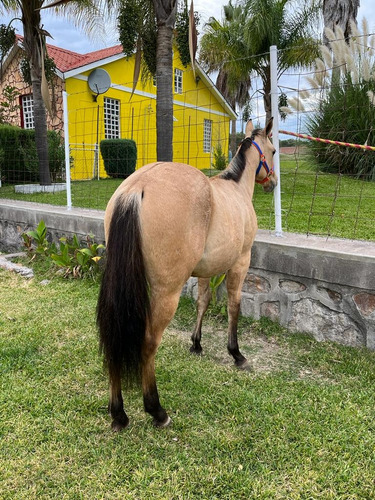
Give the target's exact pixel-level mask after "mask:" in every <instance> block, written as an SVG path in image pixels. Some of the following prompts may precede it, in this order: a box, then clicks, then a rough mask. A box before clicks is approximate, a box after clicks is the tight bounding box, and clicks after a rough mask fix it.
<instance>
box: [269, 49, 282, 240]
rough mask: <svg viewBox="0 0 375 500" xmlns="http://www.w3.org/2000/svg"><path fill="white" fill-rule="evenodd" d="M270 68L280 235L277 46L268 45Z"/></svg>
mask: <svg viewBox="0 0 375 500" xmlns="http://www.w3.org/2000/svg"><path fill="white" fill-rule="evenodd" d="M270 69H271V111H272V116H273V129H272V142H273V145H274V146H275V148H276V153H275V155H274V157H273V159H274V168H275V173H276V175H277V178H278V183H277V186H276V188H275V191H274V204H275V235H276V236H282V235H283V228H282V221H281V187H280V148H279V91H278V86H277V47H276V45H272V47H270Z"/></svg>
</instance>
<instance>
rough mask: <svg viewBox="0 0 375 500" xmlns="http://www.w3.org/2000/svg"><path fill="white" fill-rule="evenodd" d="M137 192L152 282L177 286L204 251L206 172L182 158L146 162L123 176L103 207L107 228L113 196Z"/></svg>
mask: <svg viewBox="0 0 375 500" xmlns="http://www.w3.org/2000/svg"><path fill="white" fill-rule="evenodd" d="M131 193H138V194H139V199H140V211H139V214H140V221H141V229H142V245H143V253H144V257H145V261H146V267H147V269H148V273H147V274H148V278H149V281H150V283H151V285H153V284H154V285H158V286H160V284H161V283H162V282H164V284H166V285H168V286H170V287H173V286H176V287H178V286H180V284H181V281H182V284H183V282H184V280H186V279H187V278H188V277H189V276H190V275H191V273H192V270H193V269H194V267H195V266H196V264H197V262H199V260H200V259H201V256H202V254H203V251H204V247H205V242H206V237H207V231H208V227H209V222H210V217H211V186H210V183H209V181H208V179H207V177H206V176H205V175H204V174H202V172H200V171H199V170H197V169H196V168H194V167H192V166H190V165H186V164H184V163H174V162H171V163H168V162H158V163H151V164H148V165H145V166H144V167H142V168H141V169H139V170H137V171H136V172H135V173H134V174H132V175H131V176H130V177H128V178H127V179H126V180H125V181H124V182H123V183H122V184H121V185H120V186H119V188H118V189H117V190H116V192H115V193H114V195H113V196H112V198H111V200H110V202H109V204H108V207H107V210H106V217H105V222H106V231H108V226H109V222H110V218H111V213H112V211H113V208H114V206H115V203H116V201H117V200H118V199H119V198H120V199H121V202H123V203H126V199H127V195H129V194H131Z"/></svg>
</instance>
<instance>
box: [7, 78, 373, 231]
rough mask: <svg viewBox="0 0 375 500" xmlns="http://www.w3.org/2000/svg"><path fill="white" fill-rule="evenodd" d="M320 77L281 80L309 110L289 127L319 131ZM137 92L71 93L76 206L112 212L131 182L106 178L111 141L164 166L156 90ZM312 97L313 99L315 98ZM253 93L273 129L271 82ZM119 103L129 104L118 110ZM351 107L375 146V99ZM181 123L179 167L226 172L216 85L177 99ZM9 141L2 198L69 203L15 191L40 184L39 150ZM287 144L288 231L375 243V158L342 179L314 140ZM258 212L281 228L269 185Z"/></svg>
mask: <svg viewBox="0 0 375 500" xmlns="http://www.w3.org/2000/svg"><path fill="white" fill-rule="evenodd" d="M189 71H190V70H186V71H185V72H184V74H183V81H185V79H187V78H188V73H189ZM311 74H313V72H312V71H311V70H309V71H306V72H305V73H298V74H296V73H293V72H290V73H288V74H284V75H283V76H282V77H281V78H280V80H279V90H280V94H283V95H284V96H286V98H287V101H288V102H289V103H291V102H293V101H294V102H297V103H298V102H300V103H301V106H300V107H298V105H297V106H296V107H295V109H294V113H293V114H292V115H288V116H286V119H285V121H282V122H281V126H280V128H282V129H284V130H286V131H291V132H297V133H309V131H310V128H309V126H308V123H309V120H310V121H311V119H314V117H316V115H317V113H319V112H320V110H321V108H322V106H323V103H324V99H325V97H326V95H327V91H328V90H329V89H328V88H327V86H326V82H327V80H325V83H324V85H322V86H321V87H319V88H316V87H313V86H312V85H311V81H310V80H309V78H310V77H311ZM309 82H310V83H309ZM84 83H85V85H86V82H84ZM148 85H149V86H150V85H152V84H150V83H149V84H148ZM351 85H352V87H354V88H357V89H358V90H361V85H362V86H363V83H361V82H358V83H353V82H351ZM116 87H117V88H116ZM131 87H132V82H130V81H121V82H116V85H113V86H112V88H111V90H110V92H109V93H107V94H105V95H102V96H98V98H97V101H96V102H93V101H92V96H91V95H90V94H88V92H87V89H86V88H85V89H80V88H78V89H76V90H72V89H70V90H69V89H67V93H68V102H69V110H68V122H69V151H70V170H71V188H72V205H73V206H75V207H82V208H93V209H105V207H106V204H107V202H108V200H109V198H110V197H111V195H112V194H113V192H114V191H115V189H116V188H117V186H118V185H119V184H120V183H121V182H122V180H123V178H122V177H121V175H119V176H116V175H108V172H107V171H106V167H105V158H103V155H102V152H101V150H100V143H101V141H102V140H104V139H105V138H106V137H107V138H108V137H109V138H116V137H120V138H125V139H131V140H133V141H135V143H136V147H137V160H136V168H140V167H141V166H142V165H144V164H147V163H149V162H153V161H155V160H156V101H155V96H153V95H151V92H150V90H147V91H142V92H139V93H138V94H135V95H134V96H133V98H132V99H131V100H129V94H128V93H124V92H123V95H122V97H119V93H118V92H119V91H120V90H123V89H124V88H126V89H129V88H131ZM149 88H150V87H148V89H149ZM151 89H152V87H151ZM306 91H308V92H309V97H308V98H306ZM363 92H365V89H363ZM250 96H251V100H250V108H251V116H252V118H253V122H254V125H255V126H256V127H261V128H263V127H264V126H265V120H266V113H265V109H264V103H263V84H262V82H261V80H260V78H257V77H256V76H255V77H254V78H253V79H252V88H251V90H250ZM105 99H106V100H105ZM115 101H119V105H118V108H116V106H117V104H118V103H116V102H115ZM343 102H344V106H341V108H340V110H336V111H340V113H342V116H349V115H350V113H351V112H352V111H351V110H352V107H353V105H355V106H356V113H357V114H358V115H361V116H362V117H364V119H363V123H365V124H366V126H365V127H363V128H364V130H363V131H362V132H363V133H364V134H365V135H366V136H367V137H368V140H369V141H371V139H372V137H373V135H372V134H373V131H372V126H373V123H374V121H373V120H372V118H373V107H372V105H371V104H370V102H369V99H368V98H367V100H362V101H361V102H360V103H358V102H357V103H354V104H353V102H351V101H350V99H347V100H346V101H345V100H344V101H343ZM20 111H21V110H20ZM334 111H335V110H334ZM243 117H244V115H243V112H242V110H240V111H239V113H238V119H237V124H236V132H237V137H236V139H237V143H238V141H239V140H240V139H241V137H242V134H243V130H244V120H243ZM366 117H367V118H366ZM173 120H174V121H173V130H174V132H173V133H174V139H173V152H174V161H175V162H183V163H188V164H191V165H193V166H194V167H196V168H200V169H202V170H203V171H204V172H205V173H206V174H207V175H214V174H216V173H217V168H218V167H220V168H222V167H224V166H225V165H226V164H227V163H228V161H229V159H230V156H231V155H230V153H229V147H230V139H231V137H230V131H231V121H230V116H229V111H228V108H225V109H224V108H223V107H222V106H221V105H219V104H218V95H217V91H216V88H215V87H214V85H213V84H211V83H210V82H209V80H207V81H205V82H204V85H203V82H201V81H199V80H197V81H196V85H194V86H192V87H191V88H188V89H186V90H185V89H182V90H181V91H180V90H179V91H178V93H174V111H173ZM10 122H11V123H13V124H15V125H19V124H20V120H19V115H17V113H16V114H15V116H14V117H13V118H12V120H10ZM353 126H354V125H353V122H352V121H349V120H347V121H346V120H343V121H342V122H341V123H338V124H337V127H336V129H333V128H332V127H327V128H321V130H320V132H321V135H322V136H323V138H326V139H331V138H332V137H333V136H335V137H337V136H341V137H342V138H345V140H347V139H348V138H349V137H350V136H351V135H352V136H354V137H356V134H357V132H358V129H356V128H353ZM51 128H53V127H51ZM4 137H6V135H4V134H1V135H0V169H1V180H2V185H1V187H0V198H16V199H25V200H28V201H30V200H31V201H37V202H42V203H52V204H57V205H65V204H66V193H65V192H64V191H58V190H57V188H56V189H55V188H51V192H41V193H39V192H38V193H35V194H30V192H26V194H24V193H19V192H15V186H20V185H21V186H22V185H26V184H27V185H28V184H37V183H38V161H37V156H36V150H35V148H33V147H32V146H31V145H30V144H31V142H30V140H29V139H27V138H26V139H22V140H20V142H19V143H17V144H15V142H14V140H13V139H12V140H10V141H9V143H8V144H7V143H6V142H5V140H6V139H4ZM62 139H63V130H62V127H60V128H59V126H56V127H55V132H54V137H53V139H51V141H50V142H51V144H52V145H50V170H51V173H52V178H53V182H54V183H56V184H59V183H64V182H65V181H66V179H65V164H64V144H63V140H62ZM287 139H290V137H289V136H286V135H282V134H280V140H281V141H282V142H281V146H280V154H281V156H280V182H281V207H282V225H283V230H284V231H289V232H298V233H304V234H308V235H320V236H325V237H342V238H351V239H368V240H375V190H374V186H375V184H374V182H373V181H374V176H375V153H374V152H372V151H365V152H363V153H362V158H365V160H366V161H367V162H368V163H370V164H372V165H373V167H372V170H371V171H369V172H368V173H366V174H362V175H358V173H355V172H347V171H341V170H340V168H339V169H338V171H336V172H332V171H329V170H328V169H327V168H326V167H325V166H324V165H322V163H321V162H320V161H319V160H320V157H319V155H320V154H321V153H320V152H317V150H316V149H314V147H312V145H311V143H309V141H306V140H304V139H300V138H297V139H295V140H294V141H293V142H289V145H288V144H287V143H284V142H283V141H285V140H287ZM369 145H371V146H375V143H373V144H370V143H369ZM326 148H327V151H328V152H332V155H335V157H337V158H338V160H337V159H336V161H339V159H340V155H341V156H342V159H343V160H344V159H347V158H346V157H347V155H348V153H347V152H345V150H344V149H342V150H341V152H339V153H338V152H337V150H334V148H339V147H338V146H333V145H326ZM125 159H126V158H125ZM118 160H124V158H118ZM254 207H255V210H256V213H257V217H258V223H259V227H260V228H263V229H267V230H270V231H273V230H274V205H273V200H272V197H271V196H270V195H268V194H266V193H263V191H262V188H261V187H259V186H256V187H255V191H254Z"/></svg>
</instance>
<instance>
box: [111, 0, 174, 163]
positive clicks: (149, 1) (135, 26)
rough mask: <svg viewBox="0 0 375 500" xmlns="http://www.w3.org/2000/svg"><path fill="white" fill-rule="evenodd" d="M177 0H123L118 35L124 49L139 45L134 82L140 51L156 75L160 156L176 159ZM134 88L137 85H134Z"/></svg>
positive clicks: (132, 49)
mask: <svg viewBox="0 0 375 500" xmlns="http://www.w3.org/2000/svg"><path fill="white" fill-rule="evenodd" d="M176 15H177V0H123V1H122V3H121V7H120V9H119V17H118V29H119V38H120V41H121V43H122V46H123V48H124V53H125V54H126V55H127V56H131V55H133V53H134V50H135V48H136V56H135V59H136V64H135V67H136V70H135V75H134V80H135V81H134V84H133V85H134V86H135V85H136V81H137V79H138V73H139V67H140V59H141V57H140V56H141V51H142V52H143V60H144V62H145V66H146V67H147V70H148V72H149V73H151V74H152V75H153V76H155V77H156V129H157V144H156V149H157V159H158V161H172V159H173V146H172V141H173V93H172V89H173V87H172V84H173V58H172V54H173V52H172V40H173V34H174V27H175V23H176ZM133 88H134V87H133Z"/></svg>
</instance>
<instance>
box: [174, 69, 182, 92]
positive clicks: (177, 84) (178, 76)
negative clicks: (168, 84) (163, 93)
mask: <svg viewBox="0 0 375 500" xmlns="http://www.w3.org/2000/svg"><path fill="white" fill-rule="evenodd" d="M174 91H175V93H176V94H182V71H181V70H180V69H178V68H175V70H174Z"/></svg>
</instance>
